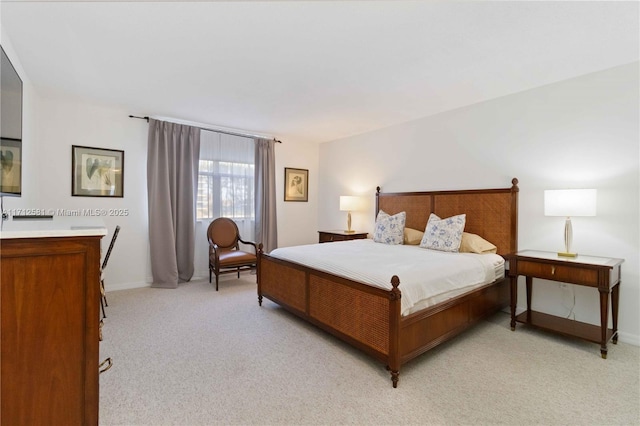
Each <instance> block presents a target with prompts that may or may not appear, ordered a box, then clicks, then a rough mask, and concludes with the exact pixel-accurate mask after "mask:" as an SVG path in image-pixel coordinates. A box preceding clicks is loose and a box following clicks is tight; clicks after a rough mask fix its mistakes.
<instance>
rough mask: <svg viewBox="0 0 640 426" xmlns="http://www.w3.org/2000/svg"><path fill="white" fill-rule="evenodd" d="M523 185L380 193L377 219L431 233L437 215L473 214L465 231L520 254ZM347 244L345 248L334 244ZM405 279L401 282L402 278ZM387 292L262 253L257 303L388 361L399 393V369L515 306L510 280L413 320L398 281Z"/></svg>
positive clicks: (500, 249)
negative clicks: (381, 215) (401, 216)
mask: <svg viewBox="0 0 640 426" xmlns="http://www.w3.org/2000/svg"><path fill="white" fill-rule="evenodd" d="M518 191H519V189H518V180H517V179H515V178H514V179H513V180H512V186H511V188H501V189H475V190H455V191H430V192H406V193H386V194H385V193H381V192H380V188H378V193H377V194H376V213H377V212H378V211H379V210H384V211H385V212H387V213H389V214H395V213H397V212H400V211H406V213H407V222H406V223H407V225H406V226H408V227H411V228H415V229H424V228H425V226H426V223H427V220H428V217H429V215H430V213H435V214H437V215H438V216H440V217H449V216H453V215H455V214H461V213H466V214H467V223H466V226H465V231H467V232H472V233H477V234H479V235H481V236H482V237H484V238H486V239H488V240H489V241H491V242H493V243H494V244H495V245H496V246H497V247H498V254H500V255H503V256H504V255H506V254H508V253H511V252H515V251H517V229H518V227H517V211H518V203H517V200H518V197H517V195H518ZM332 244H340V243H332ZM505 276H506V274H505ZM400 278H401V277H400ZM390 279H391V284H392V289H391V290H384V289H381V288H377V287H372V286H369V285H366V284H363V283H359V282H356V281H353V280H349V279H346V278H343V277H339V276H336V275H333V274H329V273H326V272H322V271H318V270H316V269H313V268H310V267H307V266H304V265H300V264H297V263H294V262H289V261H285V260H281V259H277V258H274V257H272V256H269V255H268V254H265V253H263V250H262V246H261V245H260V247H259V249H258V302H259V304H260V305H262V300H263V297H266V298H268V299H270V300H272V301H273V302H275V303H277V304H279V305H280V306H282V307H283V308H285V309H287V310H288V311H290V312H292V313H294V314H296V315H298V316H300V317H302V318H304V319H306V320H307V321H309V322H311V323H313V324H315V325H317V326H318V327H320V328H322V329H324V330H326V331H328V332H329V333H331V334H333V335H335V336H337V337H339V338H341V339H343V340H344V341H346V342H347V343H349V344H351V345H353V346H354V347H357V348H359V349H361V350H363V351H365V352H367V353H369V354H370V355H372V356H373V357H375V358H376V359H378V360H380V361H382V362H384V363H386V365H387V368H388V370H389V371H390V373H391V380H392V383H393V387H394V388H395V387H397V384H398V377H399V372H400V366H401V365H402V364H404V363H406V362H407V361H409V360H411V359H413V358H415V357H417V356H419V355H421V354H423V353H424V352H426V351H428V350H429V349H431V348H433V347H435V346H437V345H439V344H440V343H443V342H445V341H447V340H449V339H451V338H452V337H454V336H456V335H458V334H460V333H461V332H463V331H464V330H466V329H468V328H469V327H471V326H472V325H473V324H475V323H477V322H478V321H480V320H482V319H483V318H485V317H487V316H488V315H491V314H493V313H494V312H496V311H498V310H500V309H503V308H504V307H506V306H508V304H509V285H508V283H507V281H508V280H507V279H500V280H497V281H495V282H493V283H491V284H487V285H485V286H482V287H480V288H478V289H475V290H473V291H472V292H470V293H466V294H463V295H460V296H458V297H455V298H452V299H450V300H447V301H445V302H442V303H439V304H437V305H435V306H432V307H429V308H426V309H423V310H421V311H418V312H415V313H413V314H410V315H407V316H402V315H401V303H400V302H401V297H402V293H401V288H402V286H401V285H400V279H399V278H398V277H397V276H393V277H391V278H390Z"/></svg>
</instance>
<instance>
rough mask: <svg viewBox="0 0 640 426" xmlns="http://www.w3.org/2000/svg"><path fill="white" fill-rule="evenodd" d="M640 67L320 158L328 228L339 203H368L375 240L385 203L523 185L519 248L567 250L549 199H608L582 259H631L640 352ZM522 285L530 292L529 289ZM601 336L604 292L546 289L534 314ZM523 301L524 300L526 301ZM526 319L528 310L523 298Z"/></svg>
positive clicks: (630, 311) (632, 315)
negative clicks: (380, 197) (387, 195)
mask: <svg viewBox="0 0 640 426" xmlns="http://www.w3.org/2000/svg"><path fill="white" fill-rule="evenodd" d="M638 71H639V69H638V63H637V62H636V63H634V64H630V65H626V66H621V67H616V68H613V69H610V70H605V71H602V72H598V73H593V74H589V75H586V76H582V77H578V78H574V79H570V80H566V81H563V82H559V83H556V84H551V85H548V86H544V87H541V88H537V89H533V90H529V91H525V92H521V93H517V94H513V95H510V96H505V97H502V98H499V99H495V100H491V101H487V102H483V103H480V104H476V105H472V106H469V107H466V108H461V109H457V110H454V111H450V112H446V113H442V114H438V115H435V116H431V117H427V118H423V119H420V120H416V121H412V122H409V123H405V124H401V125H397V126H393V127H389V128H385V129H382V130H379V131H375V132H371V133H366V134H362V135H358V136H354V137H350V138H346V139H342V140H337V141H332V142H328V143H324V144H321V146H320V170H321V173H320V189H319V200H318V204H319V227H320V228H323V229H336V228H337V229H341V228H342V227H343V226H344V222H345V214H344V212H340V211H339V209H338V199H339V195H358V194H364V196H365V197H366V199H367V200H368V202H369V204H368V208H367V210H366V211H364V212H358V213H356V214H354V215H353V227H354V228H355V229H357V230H364V231H368V232H371V231H372V229H373V223H374V200H375V197H374V194H375V188H376V186H378V185H379V186H381V187H382V189H383V191H387V192H395V191H413V190H415V191H420V190H436V189H460V188H492V187H509V186H510V182H511V178H512V177H517V178H518V179H519V180H520V185H519V186H520V198H519V200H520V203H519V248H520V249H526V248H529V249H539V250H547V251H557V250H560V249H562V248H563V227H564V219H563V218H556V217H545V216H544V213H543V191H544V190H545V189H558V188H596V189H598V215H597V216H596V217H585V218H574V219H573V230H574V248H575V250H577V251H578V252H579V253H585V254H593V255H601V256H608V257H619V258H624V259H625V263H624V264H623V267H622V285H621V299H620V314H619V330H620V339H621V340H623V341H627V342H632V343H635V344H637V345H640V316H639V311H640V309H639V307H640V282H639V281H640V277H639V263H640V227H639V217H640V210H639V198H640V183H639V181H640V171H639V163H640V148H639V140H640V135H639V130H638V126H639V106H638V105H639V94H638V90H639V84H638ZM521 285H522V284H521ZM571 292H575V298H576V306H575V309H574V312H575V318H576V319H577V320H579V321H585V322H590V323H593V324H599V321H600V320H599V302H598V297H599V295H598V292H597V291H596V290H594V289H590V288H584V287H577V286H570V289H569V290H563V289H560V286H559V285H558V284H557V283H551V282H543V283H541V284H540V285H536V286H535V288H534V299H533V308H534V309H537V310H540V311H543V312H547V313H551V314H557V315H568V314H569V308H570V306H571V303H572V300H573V294H572V293H571ZM520 294H521V295H522V294H524V293H523V291H522V290H521V292H520ZM518 302H519V303H518V305H519V307H521V308H522V307H524V306H525V305H524V303H525V299H524V296H521V297H520V298H519V301H518Z"/></svg>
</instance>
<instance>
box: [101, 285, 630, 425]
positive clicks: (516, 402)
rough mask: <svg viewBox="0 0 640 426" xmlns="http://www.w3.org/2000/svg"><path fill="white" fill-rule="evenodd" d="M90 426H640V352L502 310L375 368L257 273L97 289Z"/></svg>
mask: <svg viewBox="0 0 640 426" xmlns="http://www.w3.org/2000/svg"><path fill="white" fill-rule="evenodd" d="M107 296H108V299H109V307H108V308H107V316H108V318H107V319H106V320H105V326H104V329H103V334H104V339H105V340H104V341H103V342H102V343H101V347H100V353H101V358H105V357H111V358H112V359H113V361H114V366H113V368H111V369H110V370H109V371H108V372H106V373H104V374H102V375H101V376H100V424H101V425H217V424H221V425H230V424H270V425H276V424H292V425H302V424H327V425H335V424H358V425H373V424H384V425H396V424H397V425H409V424H416V425H417V424H420V425H455V424H461V425H491V424H508V425H639V424H640V404H639V401H640V348H638V347H635V346H632V345H628V344H624V343H619V344H618V345H610V347H609V356H608V359H607V360H603V359H601V358H600V352H599V346H598V345H597V344H593V343H588V342H582V341H579V340H574V339H566V338H562V337H559V336H555V335H551V334H547V333H544V332H541V331H537V330H531V329H528V328H527V327H524V326H519V327H518V329H517V330H516V331H515V332H511V331H510V329H509V317H508V315H506V314H504V313H499V314H496V315H495V316H493V317H492V318H490V319H489V320H488V321H485V322H483V323H481V324H479V325H478V326H477V327H474V328H473V329H471V330H470V331H468V332H466V333H464V334H462V335H460V336H458V337H457V338H456V339H454V340H453V341H451V342H448V343H446V344H444V345H441V346H439V347H437V348H435V349H433V350H431V351H429V352H428V353H426V354H424V355H422V356H421V357H418V358H417V359H415V360H413V361H411V362H410V363H408V364H407V365H405V366H403V367H402V369H401V371H400V382H399V386H398V388H397V389H393V388H392V387H391V380H390V377H389V374H388V372H387V371H386V370H385V368H384V366H383V365H382V364H380V363H379V362H377V361H375V360H373V359H372V358H371V357H369V356H367V355H365V354H363V353H361V352H359V351H357V350H355V349H353V348H351V347H350V346H348V345H346V344H344V343H342V342H341V341H339V340H337V339H335V338H333V337H332V336H330V335H328V334H327V333H324V332H322V331H320V330H319V329H317V328H315V327H313V326H311V325H309V324H307V323H306V322H303V321H301V320H299V319H298V318H296V317H294V316H292V315H290V314H288V313H287V312H285V311H284V310H282V309H280V308H278V307H277V305H275V304H273V303H272V302H270V301H268V300H266V301H265V302H264V303H263V306H262V307H259V306H258V303H257V296H256V286H255V276H250V275H246V276H243V278H242V279H241V280H235V279H232V277H230V276H227V277H225V278H223V279H222V280H221V282H220V291H219V292H217V293H216V291H215V288H214V286H212V285H211V284H209V283H208V282H203V281H200V282H192V283H187V284H183V285H181V286H180V287H179V288H178V289H177V290H163V289H151V288H143V289H135V290H124V291H117V292H111V293H108V295H107Z"/></svg>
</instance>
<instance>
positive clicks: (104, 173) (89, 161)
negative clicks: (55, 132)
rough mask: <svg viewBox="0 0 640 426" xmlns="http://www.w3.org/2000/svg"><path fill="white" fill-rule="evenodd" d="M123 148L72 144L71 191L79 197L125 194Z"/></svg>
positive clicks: (120, 195) (118, 195)
mask: <svg viewBox="0 0 640 426" xmlns="http://www.w3.org/2000/svg"><path fill="white" fill-rule="evenodd" d="M123 183H124V151H119V150H115V149H103V148H91V147H88V146H78V145H73V146H72V147H71V195H73V196H77V197H122V196H123Z"/></svg>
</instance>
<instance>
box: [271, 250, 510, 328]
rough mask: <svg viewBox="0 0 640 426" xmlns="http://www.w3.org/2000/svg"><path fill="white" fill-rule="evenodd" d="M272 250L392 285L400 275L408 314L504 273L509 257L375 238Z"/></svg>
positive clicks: (364, 280)
mask: <svg viewBox="0 0 640 426" xmlns="http://www.w3.org/2000/svg"><path fill="white" fill-rule="evenodd" d="M269 254H270V256H273V257H275V258H278V259H285V260H289V261H292V262H296V263H300V264H303V265H307V266H310V267H312V268H315V269H318V270H321V271H325V272H329V273H332V274H335V275H339V276H341V277H344V278H349V279H352V280H354V281H358V282H361V283H365V284H369V285H372V286H375V287H380V288H383V289H388V290H391V289H392V286H391V277H392V276H393V275H397V276H398V278H400V287H399V288H400V290H401V291H402V299H401V301H402V315H408V314H410V313H413V312H416V311H418V310H420V309H423V308H425V307H428V306H432V305H435V304H437V303H440V302H442V301H444V300H447V299H450V298H452V297H455V296H457V295H459V294H462V293H464V292H467V291H470V290H472V289H473V288H476V287H479V286H482V285H484V284H488V283H490V282H493V281H495V280H496V279H500V278H502V277H504V259H503V258H502V256H499V255H497V254H473V253H445V252H439V251H433V250H427V249H423V248H420V247H418V246H409V245H386V244H381V243H374V242H373V240H370V239H366V240H353V241H341V242H333V243H325V244H310V245H303V246H294V247H284V248H278V249H275V250H273V251H272V252H271V253H269Z"/></svg>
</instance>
